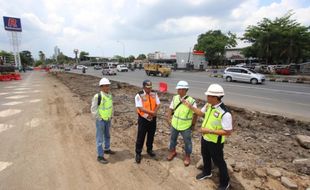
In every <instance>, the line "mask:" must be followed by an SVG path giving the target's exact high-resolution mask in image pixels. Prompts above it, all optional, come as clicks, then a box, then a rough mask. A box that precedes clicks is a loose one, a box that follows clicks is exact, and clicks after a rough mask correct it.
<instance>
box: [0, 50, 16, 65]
mask: <svg viewBox="0 0 310 190" xmlns="http://www.w3.org/2000/svg"><path fill="white" fill-rule="evenodd" d="M11 62H14V55H13V54H12V53H9V52H6V51H0V65H1V64H4V63H7V64H8V63H11Z"/></svg>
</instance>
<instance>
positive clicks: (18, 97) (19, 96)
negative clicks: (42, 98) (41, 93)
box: [6, 95, 29, 99]
mask: <svg viewBox="0 0 310 190" xmlns="http://www.w3.org/2000/svg"><path fill="white" fill-rule="evenodd" d="M26 97H29V96H28V95H18V96H10V97H6V99H21V98H26Z"/></svg>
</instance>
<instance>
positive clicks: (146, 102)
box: [137, 91, 157, 118]
mask: <svg viewBox="0 0 310 190" xmlns="http://www.w3.org/2000/svg"><path fill="white" fill-rule="evenodd" d="M138 94H139V96H140V98H141V100H142V106H143V108H144V109H146V110H150V111H154V110H155V108H156V106H157V105H156V93H155V92H154V91H151V92H150V94H146V93H145V92H144V91H140V92H139V93H138ZM137 113H138V114H139V115H140V116H141V117H144V118H146V117H147V115H148V114H147V113H144V112H143V111H141V110H140V109H137Z"/></svg>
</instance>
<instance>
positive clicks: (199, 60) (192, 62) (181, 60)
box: [176, 51, 208, 70]
mask: <svg viewBox="0 0 310 190" xmlns="http://www.w3.org/2000/svg"><path fill="white" fill-rule="evenodd" d="M176 63H177V69H197V70H198V69H206V68H207V65H208V62H207V61H206V58H205V54H204V52H202V51H193V52H177V53H176Z"/></svg>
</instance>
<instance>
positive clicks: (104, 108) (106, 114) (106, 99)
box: [96, 92, 113, 121]
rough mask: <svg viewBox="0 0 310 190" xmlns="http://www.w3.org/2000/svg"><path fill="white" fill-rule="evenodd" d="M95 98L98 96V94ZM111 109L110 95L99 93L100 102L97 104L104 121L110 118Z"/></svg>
mask: <svg viewBox="0 0 310 190" xmlns="http://www.w3.org/2000/svg"><path fill="white" fill-rule="evenodd" d="M100 93H101V92H100ZM96 98H98V94H97V96H96ZM112 110H113V101H112V95H111V94H105V93H101V102H100V105H99V106H98V111H99V115H100V117H101V118H102V119H103V120H105V121H107V120H109V119H111V117H112Z"/></svg>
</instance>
